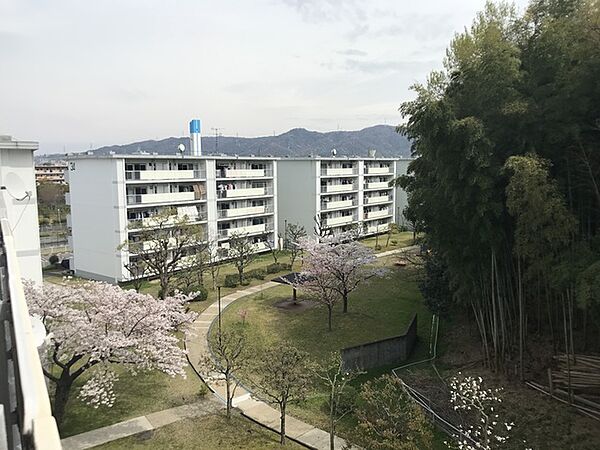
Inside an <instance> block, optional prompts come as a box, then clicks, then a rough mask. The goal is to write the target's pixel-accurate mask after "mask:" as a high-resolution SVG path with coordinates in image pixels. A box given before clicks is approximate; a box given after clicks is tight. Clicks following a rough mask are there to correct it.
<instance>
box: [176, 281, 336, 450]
mask: <svg viewBox="0 0 600 450" xmlns="http://www.w3.org/2000/svg"><path fill="white" fill-rule="evenodd" d="M275 286H281V284H279V283H274V282H272V281H269V282H267V283H263V284H260V285H258V286H253V287H250V288H248V289H244V290H243V291H237V292H234V293H232V294H229V295H227V296H225V297H222V298H221V311H222V310H223V309H225V308H226V307H227V306H229V305H230V304H231V303H232V302H234V301H236V300H237V299H239V298H242V297H245V296H247V295H252V294H256V293H257V292H260V291H263V290H265V289H269V288H272V287H275ZM218 315H219V305H218V304H217V302H215V303H212V304H211V305H210V306H209V307H208V308H206V310H205V311H204V312H203V313H201V314H200V315H199V316H198V318H197V319H196V320H195V322H194V323H193V324H192V331H193V332H192V333H189V335H188V337H187V338H186V348H187V350H188V358H189V361H190V364H191V365H192V366H193V368H194V370H195V371H196V372H197V373H202V368H201V367H200V364H199V361H201V360H202V358H203V357H204V356H206V355H210V352H209V349H208V331H209V329H210V325H211V323H212V322H213V321H214V320H215V319H216V318H217V316H218ZM203 379H204V381H205V382H206V384H207V386H208V388H209V389H210V390H211V391H212V392H213V393H214V394H215V395H216V396H217V397H218V398H219V399H221V400H222V401H223V402H224V403H225V402H226V395H225V382H224V381H223V379H222V378H221V377H219V376H214V377H206V378H203ZM235 394H236V395H235V397H234V399H233V406H234V407H236V408H238V409H239V410H240V411H241V413H242V414H243V415H244V416H246V417H248V418H249V419H251V420H253V421H254V422H256V423H258V424H260V425H263V426H264V427H266V428H269V429H271V430H273V431H276V432H277V433H279V411H278V410H276V409H275V408H272V407H271V406H269V405H268V404H267V403H265V402H262V401H260V400H258V399H256V398H254V397H252V393H251V392H249V391H248V390H246V389H244V388H243V387H242V386H238V388H237V389H236V393H235ZM285 431H286V436H287V437H288V438H290V439H292V440H294V441H296V442H298V443H300V444H302V445H305V446H306V447H309V448H312V449H318V450H321V449H323V450H328V449H329V433H328V432H326V431H323V430H321V429H319V428H315V427H313V426H312V425H309V424H307V423H304V422H302V421H300V420H298V419H296V418H294V417H291V416H289V415H287V416H286V425H285ZM345 445H346V441H344V440H343V439H342V438H339V437H337V436H336V438H335V448H336V449H340V450H341V449H342V448H344V446H345Z"/></svg>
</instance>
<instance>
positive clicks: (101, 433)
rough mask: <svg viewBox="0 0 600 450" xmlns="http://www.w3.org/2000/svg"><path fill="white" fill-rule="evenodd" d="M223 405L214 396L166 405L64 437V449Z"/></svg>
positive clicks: (74, 449) (113, 438)
mask: <svg viewBox="0 0 600 450" xmlns="http://www.w3.org/2000/svg"><path fill="white" fill-rule="evenodd" d="M221 409H224V406H223V404H222V403H221V402H219V401H218V400H217V399H215V398H214V397H211V396H206V397H205V398H203V399H202V400H200V401H198V402H196V403H191V404H189V405H183V406H177V407H175V408H170V409H165V410H164V411H158V412H155V413H151V414H147V415H145V416H142V417H136V418H135V419H130V420H126V421H124V422H119V423H116V424H114V425H109V426H107V427H103V428H98V429H96V430H92V431H88V432H86V433H81V434H77V435H75V436H70V437H68V438H65V439H63V440H62V441H61V443H62V447H63V450H83V449H87V448H92V447H96V446H97V445H102V444H106V443H107V442H111V441H116V440H117V439H121V438H124V437H128V436H133V435H135V434H138V433H143V432H144V431H152V430H155V429H157V428H160V427H164V426H165V425H169V424H171V423H174V422H178V421H180V420H183V419H191V418H195V417H202V416H207V415H210V414H214V413H215V412H217V411H219V410H221Z"/></svg>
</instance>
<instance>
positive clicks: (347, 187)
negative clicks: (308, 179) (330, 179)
mask: <svg viewBox="0 0 600 450" xmlns="http://www.w3.org/2000/svg"><path fill="white" fill-rule="evenodd" d="M355 190H356V185H354V184H327V185H322V186H321V193H322V194H330V193H333V194H335V193H337V192H351V191H355Z"/></svg>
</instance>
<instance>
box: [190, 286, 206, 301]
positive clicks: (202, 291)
mask: <svg viewBox="0 0 600 450" xmlns="http://www.w3.org/2000/svg"><path fill="white" fill-rule="evenodd" d="M192 292H193V293H194V294H195V295H194V298H193V299H192V301H195V302H203V301H204V300H206V299H207V298H208V289H206V288H205V287H204V286H195V287H194V288H193V289H190V292H188V294H191V293H192Z"/></svg>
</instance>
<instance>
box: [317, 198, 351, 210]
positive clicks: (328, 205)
mask: <svg viewBox="0 0 600 450" xmlns="http://www.w3.org/2000/svg"><path fill="white" fill-rule="evenodd" d="M353 206H356V200H335V201H331V202H323V203H321V209H323V210H331V209H343V208H352V207H353Z"/></svg>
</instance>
